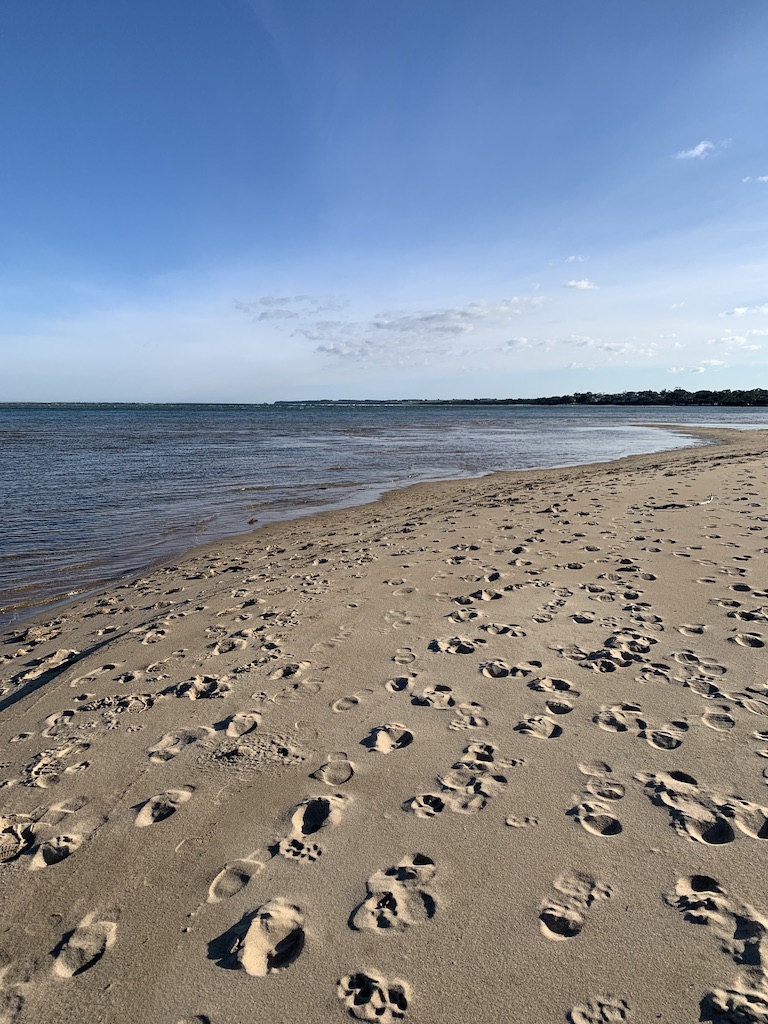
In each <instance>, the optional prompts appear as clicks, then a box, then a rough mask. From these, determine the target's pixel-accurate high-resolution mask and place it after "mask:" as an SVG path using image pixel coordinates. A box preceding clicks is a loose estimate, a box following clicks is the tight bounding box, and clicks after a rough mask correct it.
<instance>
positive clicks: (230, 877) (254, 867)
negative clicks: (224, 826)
mask: <svg viewBox="0 0 768 1024" xmlns="http://www.w3.org/2000/svg"><path fill="white" fill-rule="evenodd" d="M263 857H264V855H263V854H262V852H261V850H254V851H253V853H249V854H248V856H247V857H243V858H242V860H235V861H230V863H228V864H225V865H224V867H223V868H222V869H221V871H219V873H218V874H217V875H216V877H215V878H214V880H213V881H212V882H211V884H210V886H209V888H208V903H221V901H222V900H228V899H231V898H232V897H233V896H236V895H237V894H238V893H239V892H241V891H242V890H243V889H244V888H245V887H246V885H248V883H249V882H250V880H251V879H252V878H253V877H254V876H255V875H259V874H261V872H262V871H263V870H264V859H263Z"/></svg>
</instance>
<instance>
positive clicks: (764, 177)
mask: <svg viewBox="0 0 768 1024" xmlns="http://www.w3.org/2000/svg"><path fill="white" fill-rule="evenodd" d="M741 180H742V182H744V184H746V183H747V182H748V181H756V182H759V183H760V184H762V185H766V184H768V174H758V175H757V177H755V178H753V177H752V176H751V175H750V174H748V175H747V176H746V178H742V179H741Z"/></svg>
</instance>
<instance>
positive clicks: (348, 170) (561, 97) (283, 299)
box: [0, 0, 768, 401]
mask: <svg viewBox="0 0 768 1024" xmlns="http://www.w3.org/2000/svg"><path fill="white" fill-rule="evenodd" d="M766 38H768V5H767V4H765V2H764V0H740V2H739V3H738V4H727V3H725V2H723V0H675V2H674V3H669V0H644V2H643V3H636V2H634V0H622V2H620V3H615V2H609V0H581V2H576V0H525V2H523V0H519V2H518V0H477V2H475V3H469V2H467V0H389V2H386V3H385V2H380V0H216V2H215V3H212V2H211V0H131V2H130V3H129V2H127V0H114V2H109V3H104V2H103V0H68V2H67V3H66V4H64V3H61V0H24V2H23V3H22V2H20V0H13V2H10V3H6V4H4V5H2V7H0V132H1V135H0V138H2V146H0V225H2V227H1V229H0V311H1V312H2V316H0V350H1V351H0V355H1V356H2V373H0V400H5V401H16V400H20V401H57V400H59V401H66V400H69V401H274V400H276V399H288V398H350V397H361V398H386V397H402V398H412V397H430V398H441V397H443V398H450V397H482V396H491V397H533V396H536V395H546V394H556V393H564V392H572V391H623V390H636V389H639V388H655V389H662V388H674V387H685V388H688V389H692V390H693V389H698V388H725V387H731V388H737V387H755V386H763V387H768V372H766V370H767V369H768V122H767V120H766V111H768V70H767V69H766V65H768V62H766V60H765V40H766Z"/></svg>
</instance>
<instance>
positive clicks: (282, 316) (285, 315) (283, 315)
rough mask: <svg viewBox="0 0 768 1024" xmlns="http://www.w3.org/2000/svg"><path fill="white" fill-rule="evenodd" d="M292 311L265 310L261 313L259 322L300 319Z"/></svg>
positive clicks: (258, 318)
mask: <svg viewBox="0 0 768 1024" xmlns="http://www.w3.org/2000/svg"><path fill="white" fill-rule="evenodd" d="M298 315H299V314H298V313H294V311H293V310H292V309H265V310H264V311H263V312H261V313H259V315H258V317H257V318H256V319H257V320H293V319H295V318H297V317H298Z"/></svg>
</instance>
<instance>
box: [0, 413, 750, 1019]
mask: <svg viewBox="0 0 768 1024" xmlns="http://www.w3.org/2000/svg"><path fill="white" fill-rule="evenodd" d="M687 432H689V433H690V432H691V431H687ZM701 433H702V434H704V435H706V436H709V437H711V438H715V437H716V438H718V439H719V441H720V443H719V444H718V445H717V446H708V447H703V448H697V449H687V450H680V451H676V452H671V453H665V454H660V455H648V456H640V457H634V458H630V459H625V460H622V461H620V462H614V463H610V464H604V465H599V466H591V467H576V468H571V469H566V470H556V471H542V472H526V473H519V474H496V475H494V476H490V477H485V478H482V479H480V480H472V481H462V482H459V483H456V482H453V483H445V484H430V485H419V486H416V487H413V488H409V489H407V490H404V491H399V492H395V493H392V494H390V495H388V496H386V497H385V498H383V499H382V500H380V501H378V502H376V503H375V504H372V505H367V506H364V507H360V508H355V509H351V510H347V511H344V512H336V513H329V514H325V515H321V516H317V517H313V518H309V519H303V520H298V521H295V522H292V523H286V524H280V525H275V526H271V527H268V528H265V529H261V530H258V531H257V532H255V533H253V534H251V535H249V536H247V537H244V538H240V539H238V540H236V541H230V542H226V543H223V544H218V545H213V546H210V547H207V548H205V549H200V550H197V551H194V552H192V553H191V554H190V555H189V556H188V557H186V558H184V559H182V560H180V561H179V562H178V563H176V564H174V565H172V566H164V567H160V568H157V569H155V570H153V571H151V572H148V573H147V574H145V575H144V576H143V577H142V578H141V579H137V580H134V581H131V582H129V583H127V584H124V585H121V586H118V587H115V588H114V589H112V590H110V591H108V592H106V593H104V594H102V595H99V596H97V597H91V598H89V599H87V600H82V601H80V602H78V603H76V604H73V605H71V606H68V607H66V608H65V609H63V610H62V611H61V612H60V614H56V615H55V616H54V617H52V618H51V617H50V616H49V617H48V619H47V620H46V621H38V622H37V623H35V624H33V625H31V626H29V628H24V629H20V630H17V631H16V632H15V633H13V634H10V635H9V636H8V637H7V638H5V640H4V642H3V643H2V644H0V681H1V682H2V689H1V690H0V706H2V709H3V710H2V715H1V716H0V725H1V726H2V738H3V744H4V745H3V751H4V754H3V764H2V773H1V775H0V778H2V793H0V814H1V815H2V819H1V820H0V826H1V827H2V828H3V829H4V831H3V832H2V835H0V858H1V859H2V863H0V880H1V897H0V898H1V901H2V902H1V904H0V905H1V907H2V910H1V916H2V935H1V936H0V987H1V989H2V994H1V995H0V1022H10V1021H18V1022H20V1024H25V1022H41V1024H42V1022H46V1024H48V1022H51V1024H53V1022H65V1021H66V1022H72V1021H76V1022H82V1024H86V1022H88V1024H89V1022H96V1021H109V1022H117V1021H121V1022H132V1024H143V1022H147V1024H149V1022H152V1024H166V1022H167V1024H176V1022H184V1024H189V1022H198V1024H202V1022H211V1024H236V1022H237V1024H240V1022H246V1021H259V1022H262V1024H329V1022H333V1021H343V1020H344V1019H347V1020H349V1019H357V1020H362V1021H379V1022H381V1024H388V1022H391V1021H400V1020H407V1021H408V1022H409V1024H468V1022H470V1021H473V1022H478V1024H502V1022H503V1024H510V1022H523V1021H524V1022H526V1024H545V1022H547V1024H549V1022H553V1021H563V1020H566V1019H567V1020H571V1021H572V1022H574V1024H600V1022H604V1024H608V1022H611V1024H615V1022H619V1021H625V1020H628V1021H636V1022H638V1024H639V1022H646V1021H666V1022H688V1021H697V1020H707V1021H722V1022H734V1024H736V1022H738V1024H746V1022H750V1021H767V1020H768V871H766V851H767V850H768V843H766V842H765V840H766V839H768V809H767V808H766V805H768V790H766V781H768V780H767V779H766V775H768V769H766V765H768V760H766V758H768V682H767V680H768V665H766V659H765V657H764V652H765V644H766V637H767V636H768V591H767V590H766V587H767V585H768V572H767V571H766V570H767V568H768V560H766V553H767V552H768V547H767V546H766V545H767V544H768V536H767V534H768V476H767V475H766V458H767V457H768V432H750V433H743V432H736V431H702V432H701ZM710 496H711V497H710Z"/></svg>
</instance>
